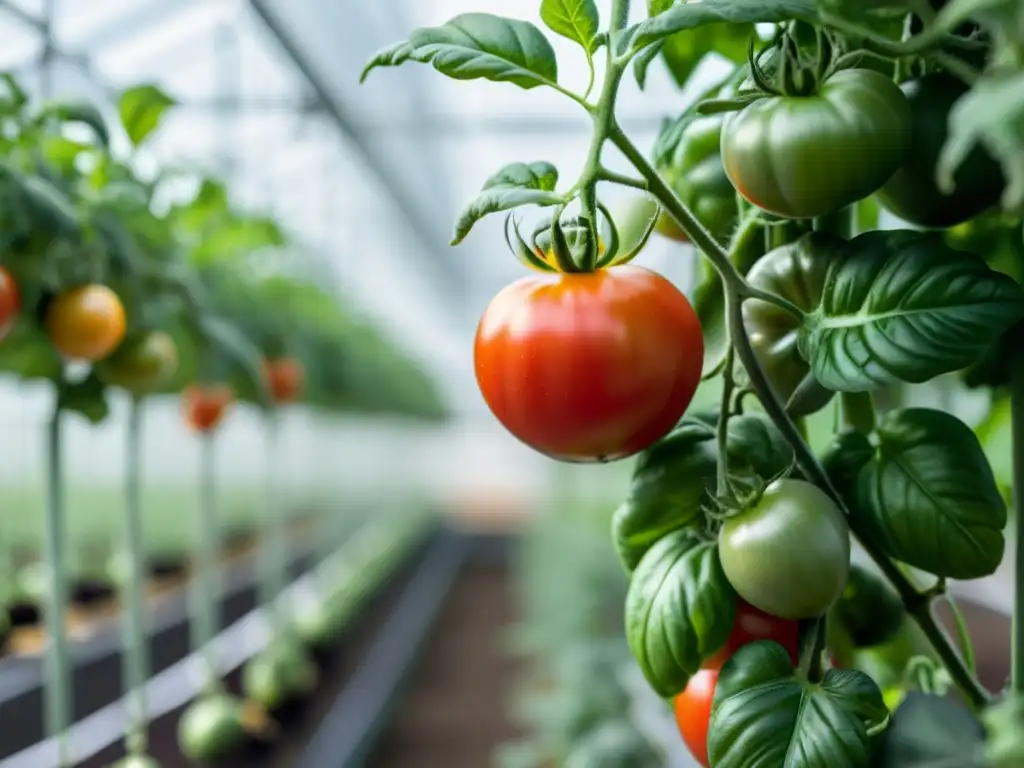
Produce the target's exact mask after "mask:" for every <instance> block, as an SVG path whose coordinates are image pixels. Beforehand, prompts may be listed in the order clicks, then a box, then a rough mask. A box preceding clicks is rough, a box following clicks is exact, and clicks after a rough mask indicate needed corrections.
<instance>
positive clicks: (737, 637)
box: [707, 599, 800, 667]
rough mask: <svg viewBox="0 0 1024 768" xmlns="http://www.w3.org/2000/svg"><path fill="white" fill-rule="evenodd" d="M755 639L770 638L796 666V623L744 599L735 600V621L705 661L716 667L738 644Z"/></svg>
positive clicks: (798, 652) (732, 652)
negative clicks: (730, 629) (722, 642)
mask: <svg viewBox="0 0 1024 768" xmlns="http://www.w3.org/2000/svg"><path fill="white" fill-rule="evenodd" d="M756 640H773V641H775V642H776V643H778V644H779V645H781V646H782V647H783V648H785V649H786V651H787V652H788V653H789V660H790V661H792V662H793V666H796V665H797V663H798V662H799V659H800V623H799V622H797V621H790V620H788V619H780V618H778V617H777V616H772V615H771V614H769V613H765V612H764V611H762V610H760V609H759V608H755V607H754V606H752V605H751V604H750V603H748V602H746V601H745V600H742V599H741V600H739V601H738V602H737V604H736V621H735V623H734V624H733V626H732V632H731V633H730V634H729V639H728V640H726V641H725V645H724V646H723V647H722V648H721V650H719V651H718V652H717V653H716V654H715V655H714V656H712V657H711V658H710V659H708V661H707V664H708V665H710V666H714V667H720V666H722V665H723V664H725V662H726V661H727V660H728V659H729V658H730V657H731V656H732V655H733V654H734V653H736V651H738V650H739V649H740V648H742V647H743V646H744V645H746V644H747V643H753V642H754V641H756Z"/></svg>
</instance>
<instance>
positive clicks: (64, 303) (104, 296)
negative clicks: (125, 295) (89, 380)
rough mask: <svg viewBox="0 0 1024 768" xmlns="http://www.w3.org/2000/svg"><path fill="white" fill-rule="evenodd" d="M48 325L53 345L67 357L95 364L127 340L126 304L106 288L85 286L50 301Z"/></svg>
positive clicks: (65, 292) (47, 316)
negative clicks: (125, 337)
mask: <svg viewBox="0 0 1024 768" xmlns="http://www.w3.org/2000/svg"><path fill="white" fill-rule="evenodd" d="M45 324H46V331H47V333H49V335H50V342H51V343H52V344H53V346H54V347H55V348H56V349H57V351H58V352H60V353H61V354H62V355H63V356H64V357H66V358H68V359H70V360H82V361H86V362H96V361H97V360H102V359H103V358H105V357H106V356H107V355H109V354H110V353H111V352H113V351H114V350H115V349H117V346H118V345H119V344H120V343H121V341H122V340H123V339H124V334H125V328H126V318H125V312H124V305H123V304H122V303H121V299H119V298H118V296H117V294H116V293H114V292H113V291H112V290H110V288H108V287H107V286H105V285H82V286H79V287H77V288H71V289H69V290H66V291H64V292H63V293H60V294H58V295H57V296H56V297H55V298H54V299H53V301H51V302H50V305H49V306H48V307H47V308H46V320H45Z"/></svg>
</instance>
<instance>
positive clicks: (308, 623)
mask: <svg viewBox="0 0 1024 768" xmlns="http://www.w3.org/2000/svg"><path fill="white" fill-rule="evenodd" d="M349 614H350V610H349V608H348V605H347V603H346V602H345V601H343V600H322V601H320V602H317V603H315V604H313V605H309V606H307V607H305V608H303V609H302V610H300V611H299V613H298V614H297V615H296V617H295V621H294V628H295V634H296V635H298V637H299V639H300V640H301V641H302V642H303V643H305V644H306V646H307V647H309V648H313V649H315V650H323V649H325V648H327V647H329V646H330V645H331V644H332V643H334V642H335V641H336V640H337V639H338V638H339V637H340V636H341V634H342V632H344V631H345V627H346V626H347V625H348V618H349Z"/></svg>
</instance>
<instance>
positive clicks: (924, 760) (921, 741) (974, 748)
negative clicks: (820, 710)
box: [873, 691, 985, 768]
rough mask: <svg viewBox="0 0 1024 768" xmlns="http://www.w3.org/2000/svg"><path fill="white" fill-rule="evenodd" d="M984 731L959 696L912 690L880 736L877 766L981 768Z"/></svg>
mask: <svg viewBox="0 0 1024 768" xmlns="http://www.w3.org/2000/svg"><path fill="white" fill-rule="evenodd" d="M984 738H985V732H984V730H983V728H982V726H981V723H979V722H978V720H977V719H976V718H975V717H974V715H972V714H971V713H970V711H969V710H968V709H967V708H966V707H964V705H963V704H961V703H960V702H959V701H957V700H956V699H951V698H940V697H938V696H929V695H928V694H925V693H919V692H918V691H911V692H910V693H908V694H907V697H906V698H905V699H904V700H903V703H902V704H900V706H899V707H898V708H897V709H896V711H895V712H893V715H892V724H891V725H890V726H889V729H888V730H887V731H886V732H885V734H884V735H883V736H882V737H881V738H880V739H879V744H878V750H877V751H876V753H875V760H876V761H877V762H875V763H874V764H873V765H875V766H877V768H932V766H935V767H936V768H942V767H943V766H948V768H981V766H982V765H983V763H982V761H981V759H980V758H981V754H980V751H981V747H982V745H983V743H984Z"/></svg>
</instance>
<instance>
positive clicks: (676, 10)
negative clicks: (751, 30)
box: [617, 0, 818, 53]
mask: <svg viewBox="0 0 1024 768" xmlns="http://www.w3.org/2000/svg"><path fill="white" fill-rule="evenodd" d="M794 19H797V20H802V21H807V22H811V23H813V22H816V21H817V20H818V11H817V7H816V3H815V2H814V0H702V1H701V2H689V3H685V4H683V5H676V6H673V7H672V8H670V9H668V10H666V11H664V12H662V13H659V14H658V15H657V16H654V17H652V18H649V19H647V20H646V21H642V22H640V23H639V24H634V25H633V26H632V27H629V28H628V29H627V30H626V31H625V33H624V34H623V35H622V36H621V38H620V41H619V43H618V45H617V52H618V53H625V52H627V51H630V50H632V51H634V52H635V51H639V50H640V49H642V48H644V47H646V46H648V45H651V44H652V43H656V42H658V41H660V40H664V39H665V38H667V37H669V36H671V35H675V34H677V33H679V32H685V31H687V30H693V29H696V28H698V27H703V26H705V25H707V24H715V23H720V22H726V23H731V24H757V23H773V24H775V23H781V22H786V21H792V20H794Z"/></svg>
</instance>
